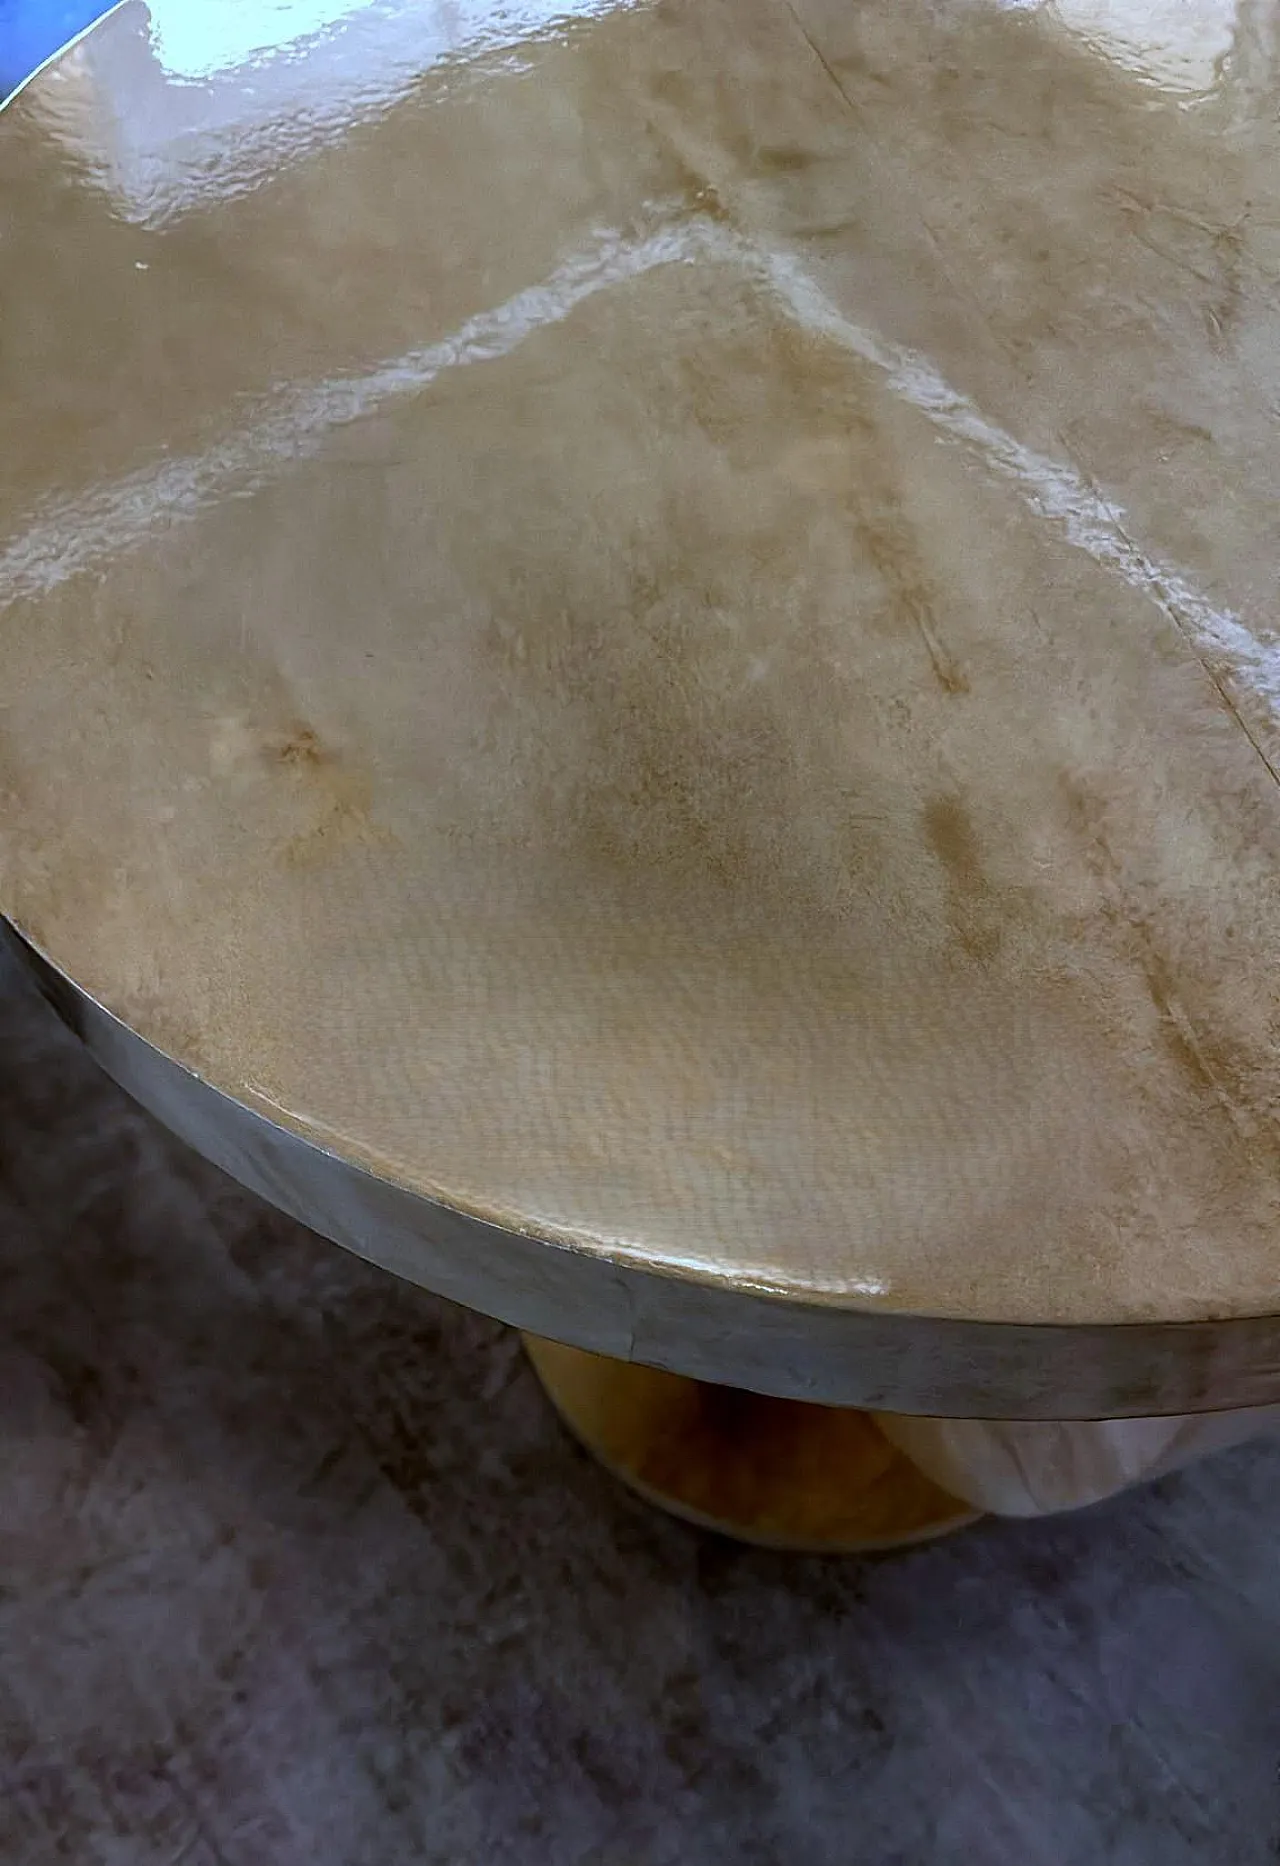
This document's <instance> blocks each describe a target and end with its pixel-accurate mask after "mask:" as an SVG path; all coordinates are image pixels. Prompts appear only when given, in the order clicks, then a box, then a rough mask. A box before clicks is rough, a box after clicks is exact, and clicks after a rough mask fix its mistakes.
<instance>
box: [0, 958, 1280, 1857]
mask: <svg viewBox="0 0 1280 1866" xmlns="http://www.w3.org/2000/svg"><path fill="white" fill-rule="evenodd" d="M1278 1550H1280V1447H1278V1446H1276V1445H1274V1444H1272V1445H1265V1446H1260V1447H1256V1448H1250V1449H1247V1450H1244V1451H1241V1452H1234V1453H1231V1454H1228V1455H1227V1456H1225V1457H1222V1458H1220V1459H1218V1460H1217V1461H1215V1462H1212V1463H1210V1464H1208V1465H1205V1466H1202V1467H1200V1468H1198V1469H1196V1470H1194V1471H1192V1472H1189V1473H1186V1474H1184V1475H1182V1476H1179V1477H1177V1478H1173V1479H1170V1480H1167V1481H1165V1482H1164V1483H1162V1484H1160V1485H1158V1486H1157V1487H1155V1488H1154V1489H1151V1490H1148V1491H1146V1492H1144V1493H1142V1494H1138V1495H1132V1496H1130V1497H1127V1498H1125V1499H1123V1500H1122V1501H1120V1502H1118V1503H1115V1504H1112V1505H1109V1506H1106V1507H1103V1508H1100V1509H1097V1510H1094V1511H1091V1512H1087V1513H1085V1514H1082V1515H1080V1516H1077V1517H1073V1518H1067V1519H1060V1520H1058V1521H1054V1522H1042V1523H1038V1524H1030V1525H1007V1524H1003V1525H1002V1524H996V1523H989V1524H986V1525H984V1526H982V1527H980V1528H978V1529H976V1530H973V1531H971V1532H969V1533H967V1534H966V1535H964V1536H962V1537H959V1538H957V1539H955V1540H953V1541H951V1542H947V1543H941V1544H938V1545H935V1546H934V1547H932V1548H929V1549H925V1550H922V1551H918V1552H915V1553H913V1554H910V1555H906V1556H901V1557H898V1558H894V1559H889V1560H883V1561H878V1562H859V1561H816V1560H809V1559H798V1558H788V1557H782V1556H774V1555H768V1554H762V1553H756V1552H752V1551H747V1550H743V1549H739V1548H736V1547H733V1546H730V1545H728V1544H726V1543H724V1542H721V1541H719V1540H717V1539H715V1538H714V1537H709V1536H703V1535H700V1534H698V1533H696V1532H693V1531H691V1530H689V1529H686V1528H684V1527H683V1526H681V1525H679V1524H677V1523H675V1522H672V1521H668V1520H666V1519H664V1518H662V1517H660V1516H657V1515H654V1514H651V1513H650V1512H649V1511H648V1510H647V1509H645V1508H644V1507H643V1506H642V1505H640V1504H639V1503H637V1502H635V1501H633V1500H632V1499H631V1498H630V1497H629V1496H628V1495H626V1494H625V1493H624V1492H622V1491H621V1490H619V1489H618V1488H616V1487H615V1486H614V1484H613V1483H612V1482H611V1481H610V1480H609V1479H608V1478H607V1477H606V1476H604V1475H603V1474H602V1473H601V1472H600V1471H599V1470H597V1469H596V1468H595V1467H594V1466H593V1465H592V1464H591V1463H590V1462H589V1461H588V1459H587V1458H585V1457H584V1456H583V1455H582V1454H581V1453H579V1452H578V1451H577V1449H576V1448H575V1447H574V1446H573V1445H572V1444H570V1443H569V1442H567V1440H566V1439H565V1437H564V1436H563V1435H562V1433H561V1431H560V1430H559V1428H558V1427H557V1425H556V1424H555V1422H554V1420H553V1419H552V1418H551V1417H550V1415H549V1413H548V1411H547V1408H546V1406H545V1405H544V1403H543V1401H542V1399H541V1396H540V1394H539V1391H538V1389H537V1388H536V1386H535V1384H534V1382H533V1380H532V1378H531V1376H530V1374H529V1372H528V1370H527V1368H526V1367H525V1366H524V1364H523V1362H522V1360H521V1357H520V1355H519V1353H518V1351H517V1348H516V1344H515V1342H514V1341H513V1339H512V1338H511V1337H510V1336H509V1335H508V1334H506V1333H505V1332H504V1331H503V1330H502V1329H500V1328H498V1327H495V1326H493V1325H492V1324H490V1323H488V1322H485V1321H482V1320H481V1319H480V1318H478V1317H476V1316H472V1315H468V1314H465V1313H462V1312H460V1311H457V1310H455V1309H452V1308H450V1307H449V1306H447V1305H446V1304H444V1303H442V1302H439V1301H436V1300H434V1299H433V1298H432V1297H430V1296H427V1295H424V1294H422V1293H420V1292H418V1291H415V1290H413V1289H410V1288H407V1287H405V1286H403V1285H401V1284H398V1283H396V1282H394V1281H392V1280H391V1279H390V1278H389V1277H387V1276H384V1275H382V1274H380V1273H379V1272H377V1271H374V1270H372V1269H369V1268H367V1267H366V1266H364V1265H363V1264H361V1263H359V1262H357V1261H355V1260H354V1259H351V1258H349V1257H346V1256H344V1255H343V1254H342V1253H341V1252H340V1251H338V1250H336V1249H334V1248H332V1247H331V1246H328V1245H326V1244H324V1243H322V1242H320V1241H318V1240H317V1239H315V1238H313V1237H312V1236H310V1235H309V1234H308V1233H306V1232H304V1231H301V1230H299V1229H298V1228H297V1227H296V1226H294V1225H292V1224H289V1223H287V1222H285V1221H284V1220H282V1219H280V1218H278V1217H276V1216H274V1215H273V1214H272V1213H270V1212H268V1211H266V1210H265V1209H264V1208H263V1207H262V1206H261V1205H259V1204H258V1203H257V1202H256V1201H255V1200H253V1199H251V1198H249V1197H247V1196H246V1195H244V1194H242V1193H241V1192H239V1191H238V1190H236V1189H235V1188H234V1187H233V1186H231V1185H230V1184H229V1183H228V1182H227V1181H225V1180H224V1179H222V1178H221V1177H220V1176H219V1175H218V1174H217V1173H215V1172H213V1171H212V1170H210V1169H208V1168H206V1167H204V1166H203V1165H202V1164H200V1163H199V1162H198V1161H196V1160H195V1159H193V1158H191V1157H190V1156H189V1155H187V1154H186V1153H185V1152H184V1151H183V1150H182V1149H181V1148H179V1147H178V1146H176V1145H175V1144H174V1143H172V1142H171V1141H169V1140H168V1139H167V1138H166V1137H165V1136H164V1135H163V1134H161V1133H159V1132H158V1131H157V1130H156V1129H155V1128H154V1127H153V1126H152V1125H151V1123H150V1122H149V1121H148V1120H147V1119H145V1118H144V1117H143V1116H141V1115H140V1114H138V1113H137V1112H135V1111H134V1110H133V1108H132V1107H131V1106H130V1104H129V1103H128V1102H127V1101H126V1100H125V1099H124V1097H123V1096H122V1095H120V1094H119V1093H118V1092H117V1091H116V1090H115V1089H114V1088H113V1087H112V1086H111V1085H110V1084H109V1083H107V1082H106V1081H105V1080H104V1079H103V1078H102V1077H100V1075H99V1074H98V1072H97V1070H96V1068H95V1067H94V1066H93V1065H92V1064H91V1063H90V1062H89V1061H88V1060H87V1059H86V1058H85V1057H84V1056H83V1055H82V1054H81V1053H80V1051H79V1050H78V1048H77V1046H76V1045H75V1044H74V1042H73V1041H72V1040H71V1039H70V1038H69V1037H68V1036H66V1035H65V1034H64V1033H63V1032H62V1031H61V1030H60V1029H59V1028H58V1027H57V1026H55V1025H54V1024H53V1023H52V1021H51V1020H50V1019H49V1017H48V1016H47V1014H46V1013H45V1012H44V1010H43V1007H41V1006H39V1005H38V1004H37V1003H35V1002H34V1001H32V1000H29V999H28V998H27V997H26V996H25V994H24V992H23V991H22V990H21V989H20V988H18V987H17V986H16V985H15V984H14V982H13V981H12V979H8V980H7V981H6V979H5V978H3V977H0V1861H2V1862H4V1866H10V1863H12V1866H53V1862H55V1861H58V1862H63V1861H72V1862H75V1863H76V1866H179V1862H181V1866H410V1863H411V1862H412V1863H414V1866H417V1863H419V1862H423V1863H431V1862H441V1866H445V1863H447V1866H472V1863H473V1862H474V1863H475V1866H508V1863H510V1866H587V1863H588V1862H590V1863H591V1866H722V1863H723V1866H755V1863H757V1862H758V1863H760V1866H773V1863H774V1862H780V1863H785V1866H792V1862H794V1866H953V1863H954V1866H997V1863H999V1866H1004V1863H1005V1862H1008V1866H1103V1863H1104V1862H1106V1863H1114V1866H1192V1862H1194V1863H1195V1866H1206V1863H1211V1866H1218V1863H1221V1866H1263V1862H1271V1863H1272V1866H1274V1862H1275V1861H1276V1860H1277V1859H1280V1562H1278V1560H1277V1551H1278Z"/></svg>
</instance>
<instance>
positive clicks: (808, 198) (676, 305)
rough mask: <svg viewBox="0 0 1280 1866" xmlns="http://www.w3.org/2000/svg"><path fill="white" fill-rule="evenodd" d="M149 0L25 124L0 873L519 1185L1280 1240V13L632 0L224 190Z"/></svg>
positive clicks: (1161, 1289)
mask: <svg viewBox="0 0 1280 1866" xmlns="http://www.w3.org/2000/svg"><path fill="white" fill-rule="evenodd" d="M139 33H140V25H139V22H138V20H137V19H136V18H135V17H134V16H132V15H131V14H130V13H129V11H128V10H126V11H125V12H124V13H121V14H120V15H117V16H116V18H115V19H113V20H112V21H111V22H110V23H109V24H108V25H106V26H104V27H103V28H102V29H101V31H100V32H99V33H98V34H96V35H95V36H94V37H93V38H92V39H90V40H89V41H88V42H86V44H85V46H84V47H83V48H82V49H81V50H80V51H79V52H78V53H77V54H76V55H75V59H74V61H73V62H72V63H71V64H69V65H64V66H62V67H60V68H58V69H57V70H55V71H53V72H51V73H49V74H47V75H46V76H45V77H44V78H43V79H41V80H40V81H39V82H38V83H37V84H36V85H34V86H32V87H31V90H30V91H29V92H28V93H27V94H26V95H25V96H24V97H23V98H22V99H21V100H20V101H19V102H18V103H17V104H15V105H14V106H13V108H12V109H11V111H9V112H8V113H6V116H5V118H4V119H3V125H2V128H0V148H3V151H4V158H5V165H6V188H5V191H4V198H3V206H2V207H0V214H2V215H3V226H4V241H5V245H4V250H5V254H6V259H5V267H4V275H3V283H2V284H0V310H2V314H3V330H4V341H3V344H2V345H0V433H2V434H3V439H4V445H3V446H2V447H0V528H2V535H0V667H2V669H3V674H2V676H0V678H2V680H3V687H2V689H0V793H3V804H4V807H3V811H2V812H0V906H3V908H4V910H5V911H7V912H9V913H11V914H12V915H13V917H14V918H15V920H16V921H17V922H18V923H19V924H20V925H21V926H22V927H23V928H25V929H26V930H27V931H28V932H29V933H30V934H31V935H32V936H33V937H34V938H35V939H36V940H37V941H38V942H39V944H40V945H41V946H42V947H43V948H44V949H45V950H46V951H47V952H48V953H49V954H50V955H51V956H52V957H53V958H54V959H56V960H57V962H58V963H59V964H60V965H62V966H64V967H65V968H66V970H67V971H68V972H69V973H70V974H71V975H72V976H73V977H74V978H75V979H76V980H77V981H78V982H79V983H80V984H81V985H83V986H84V987H85V988H86V989H88V990H89V991H91V992H92V993H93V994H94V995H96V996H97V997H98V998H99V999H100V1000H101V1001H102V1002H104V1003H105V1004H106V1005H107V1006H108V1007H109V1008H110V1009H111V1010H113V1011H114V1012H116V1013H117V1014H118V1015H120V1016H121V1017H122V1018H124V1019H125V1020H126V1021H127V1022H128V1023H130V1024H131V1025H132V1026H133V1027H134V1028H136V1029H137V1030H139V1031H140V1032H141V1033H142V1034H143V1035H144V1036H146V1037H148V1038H150V1039H151V1040H152V1041H154V1042H155V1043H157V1044H158V1045H160V1046H161V1047H163V1048H164V1049H166V1050H168V1051H169V1052H170V1053H171V1054H173V1055H175V1056H177V1057H178V1058H179V1059H180V1060H181V1061H183V1062H185V1063H186V1064H188V1065H189V1066H190V1067H192V1068H194V1069H196V1070H198V1071H199V1072H200V1073H201V1074H203V1075H204V1076H206V1077H207V1078H208V1079H209V1080H211V1081H212V1082H213V1083H215V1084H216V1085H218V1086H219V1087H221V1088H223V1089H225V1090H227V1091H228V1092H230V1093H231V1094H233V1095H235V1096H237V1097H239V1098H240V1099H242V1100H245V1101H247V1102H248V1103H249V1104H250V1105H252V1106H254V1107H256V1108H258V1109H259V1110H261V1111H262V1112H264V1113H267V1114H269V1115H270V1116H272V1117H273V1118H275V1119H277V1120H279V1121H280V1122H282V1123H283V1124H285V1125H287V1126H290V1127H292V1128H294V1129H295V1130H296V1131H298V1132H300V1133H302V1134H304V1135H305V1136H308V1137H310V1138H313V1139H317V1140H319V1141H320V1142H322V1143H323V1144H324V1145H326V1146H328V1147H330V1148H333V1149H335V1150H337V1151H338V1152H340V1153H342V1154H343V1155H344V1156H345V1157H347V1158H349V1159H351V1160H353V1161H355V1162H357V1163H360V1164H364V1165H367V1166H370V1167H372V1168H373V1169H374V1170H375V1171H377V1172H379V1173H381V1174H384V1175H386V1176H388V1177H391V1178H394V1179H396V1180H398V1181H400V1182H402V1183H404V1184H406V1185H408V1186H410V1187H412V1188H414V1189H417V1190H420V1191H422V1192H425V1193H428V1194H431V1195H433V1196H438V1197H440V1198H442V1199H443V1200H445V1201H446V1202H448V1203H451V1204H453V1205H456V1206H458V1207H459V1208H461V1209H463V1210H465V1211H470V1212H475V1213H477V1214H479V1215H481V1216H484V1217H488V1218H492V1219H495V1220H497V1221H498V1222H499V1223H501V1224H503V1225H506V1226H508V1227H512V1228H518V1229H523V1230H529V1231H533V1232H536V1233H540V1234H542V1235H545V1236H547V1237H551V1238H561V1239H567V1240H570V1241H573V1242H576V1243H578V1244H581V1245H583V1246H584V1247H586V1248H588V1249H590V1250H594V1251H601V1252H605V1253H608V1254H610V1255H613V1256H615V1257H617V1258H621V1259H625V1260H627V1261H629V1262H632V1263H637V1264H641V1265H647V1266H653V1267H656V1268H659V1269H669V1270H672V1271H675V1272H678V1273H679V1274H681V1275H684V1276H692V1277H695V1278H697V1279H699V1280H703V1281H705V1280H714V1281H722V1280H727V1281H729V1282H732V1283H734V1284H736V1285H738V1286H740V1287H745V1288H762V1289H769V1290H776V1291H778V1292H781V1293H785V1294H788V1295H790V1296H793V1297H796V1298H800V1299H803V1300H806V1301H812V1302H814V1303H822V1304H831V1303H837V1304H847V1305H851V1306H856V1307H882V1308H885V1309H888V1310H893V1311H901V1312H911V1313H921V1314H928V1315H936V1316H945V1317H955V1318H962V1319H964V1318H967V1319H974V1320H985V1321H1001V1320H1005V1321H1017V1322H1048V1321H1056V1322H1099V1321H1101V1322H1125V1321H1143V1320H1159V1319H1166V1320H1179V1319H1186V1320H1192V1319H1197V1318H1207V1317H1229V1316H1246V1315H1255V1314H1261V1313H1265V1312H1268V1311H1270V1310H1272V1309H1273V1308H1275V1307H1276V1306H1277V1304H1276V1298H1275V1290H1276V1282H1277V1275H1276V1271H1277V1258H1278V1256H1280V1244H1278V1243H1277V1237H1278V1233H1277V1218H1278V1216H1280V1213H1278V1210H1277V1206H1278V1199H1277V1193H1278V1190H1280V1179H1278V1177H1277V1151H1276V1113H1277V1090H1278V1088H1280V1066H1278V1065H1277V1060H1276V1035H1277V1028H1276V1026H1277V1003H1276V985H1275V980H1276V978H1277V976H1280V971H1278V963H1277V962H1278V961H1280V913H1278V909H1280V867H1278V865H1277V864H1278V859H1280V797H1278V796H1277V772H1278V771H1280V732H1278V731H1277V726H1276V707H1277V705H1280V655H1278V653H1277V648H1276V642H1275V636H1274V619H1275V572H1276V565H1277V563H1278V562H1280V520H1278V519H1277V506H1276V501H1275V490H1274V489H1275V486H1276V484H1277V469H1278V468H1280V458H1278V455H1280V442H1277V439H1276V435H1277V427H1276V416H1275V409H1276V405H1277V402H1278V401H1280V361H1278V360H1277V359H1280V343H1278V342H1277V335H1278V334H1280V333H1277V330H1276V320H1277V314H1276V309H1275V306H1276V303H1277V276H1278V275H1280V186H1278V180H1280V168H1278V166H1277V143H1276V137H1277V131H1276V127H1275V108H1274V106H1275V98H1276V90H1275V87H1274V86H1273V84H1272V81H1271V78H1270V76H1269V75H1268V74H1267V73H1266V72H1265V71H1264V72H1261V73H1260V71H1259V68H1258V64H1257V60H1256V58H1255V59H1254V61H1253V62H1252V63H1251V62H1249V61H1248V60H1247V59H1246V58H1245V57H1244V52H1243V50H1242V51H1241V52H1240V54H1239V56H1238V57H1237V58H1236V59H1235V60H1234V61H1229V62H1228V64H1227V65H1226V66H1225V67H1224V68H1223V70H1222V71H1221V72H1220V74H1219V76H1218V78H1217V79H1216V80H1215V82H1214V83H1213V85H1212V87H1211V88H1208V89H1206V91H1205V92H1204V94H1203V95H1197V96H1191V97H1188V96H1187V95H1186V93H1185V91H1180V92H1177V93H1174V92H1171V91H1165V90H1162V89H1161V88H1160V84H1159V82H1157V81H1156V80H1155V79H1150V78H1145V77H1144V76H1143V74H1142V73H1141V72H1140V71H1134V70H1132V69H1130V68H1129V67H1128V66H1126V65H1123V64H1120V63H1117V62H1114V61H1111V62H1109V61H1108V59H1107V58H1106V57H1105V56H1104V55H1103V51H1102V50H1101V49H1099V48H1098V47H1096V46H1092V45H1090V44H1088V43H1085V42H1083V41H1080V40H1078V39H1076V38H1073V37H1072V36H1071V35H1070V33H1069V32H1068V31H1067V29H1066V28H1065V26H1064V25H1063V24H1062V23H1061V22H1060V21H1059V20H1057V19H1056V18H1055V17H1053V16H1050V15H1048V14H1047V13H1043V12H1038V13H1034V14H1031V13H1022V12H1015V13H1010V12H1008V11H1005V10H1003V9H1000V8H996V7H991V6H985V5H980V4H973V5H951V6H945V7H941V8H939V7H931V8H923V7H921V8H916V7H914V6H912V5H910V4H907V5H893V6H888V5H884V6H877V5H871V6H863V7H858V8H856V9H852V8H847V7H837V6H835V5H827V4H826V3H825V0H821V3H818V0H812V3H811V0H805V3H804V4H801V5H798V6H796V7H790V6H787V5H784V4H765V3H764V0H745V3H744V0H735V4H733V5H732V6H729V5H727V4H726V5H721V4H717V3H716V0H701V3H699V4H663V5H659V6H656V7H644V8H636V9H632V10H624V9H620V10H618V11H616V12H614V13H611V14H603V15H601V16H598V17H593V18H584V19H581V20H579V21H577V22H575V23H573V24H570V25H568V26H566V27H564V28H563V30H558V31H551V32H547V33H545V34H543V35H542V36H540V37H538V38H536V39H533V40H531V41H530V42H529V43H528V45H526V46H525V47H524V48H523V49H522V51H521V53H520V56H519V58H518V59H517V58H513V57H512V56H511V55H510V52H509V50H507V51H504V52H503V53H502V54H501V55H498V54H494V55H492V56H488V57H485V56H477V58H476V59H475V60H474V61H472V62H471V63H469V64H468V63H465V62H462V61H458V60H454V61H452V62H450V63H448V64H447V65H442V66H439V67H437V68H435V69H434V70H432V71H429V72H427V73H426V74H425V75H424V76H423V77H422V78H421V79H420V81H419V82H418V83H417V84H416V85H415V86H413V87H412V88H411V89H409V90H408V91H407V92H406V93H405V94H404V95H402V96H400V97H399V98H398V99H397V100H396V101H395V102H394V103H393V104H391V105H390V106H388V108H387V109H386V110H385V111H383V112H381V113H377V112H365V113H364V114H362V115H360V116H359V117H358V119H357V120H353V121H352V122H351V123H349V124H348V125H347V126H345V128H344V129H343V130H342V132H341V133H338V132H336V131H335V132H333V133H332V134H329V135H326V136H325V137H320V138H313V139H312V140H310V141H308V140H307V139H305V138H302V139H300V142H299V146H298V148H297V149H294V147H293V145H292V144H291V143H289V140H288V138H287V137H286V136H285V135H284V133H283V129H282V134H281V152H282V153H281V160H280V161H279V162H278V163H277V164H276V165H275V166H274V167H272V168H269V169H267V170H265V171H261V170H258V169H254V170H252V171H250V170H249V169H247V168H246V169H245V170H244V171H243V172H240V171H239V170H237V167H236V156H235V151H234V148H230V147H229V148H228V149H224V150H223V151H221V152H220V153H221V164H222V165H221V167H218V166H217V165H216V164H215V165H214V167H213V168H212V169H210V170H209V171H208V172H209V173H213V174H215V175H216V177H217V178H218V179H217V185H216V186H214V185H212V184H210V185H206V186H202V187H201V188H194V186H193V191H192V194H191V198H190V200H189V201H187V202H186V203H185V204H184V203H183V201H182V200H181V198H178V199H177V205H175V198H176V197H175V191H174V190H173V189H172V188H170V189H168V190H167V191H166V190H159V191H158V192H157V194H156V196H155V199H154V200H153V201H149V199H148V198H147V197H146V196H142V197H139V196H138V195H137V194H136V193H135V194H130V193H129V192H128V190H127V189H125V188H123V187H122V185H121V184H120V183H119V178H118V176H117V175H116V172H115V170H114V169H113V167H112V164H111V162H110V161H108V160H107V157H106V154H104V149H105V147H106V145H105V143H104V140H103V139H104V138H106V137H107V136H108V134H109V130H108V127H106V126H108V125H109V120H110V116H111V112H110V111H109V110H106V109H105V108H104V106H103V101H102V100H103V97H104V96H106V97H107V98H108V99H114V100H115V101H116V102H117V103H119V104H120V105H121V107H124V106H127V103H128V99H129V97H130V95H131V87H135V86H137V85H140V84H141V83H142V77H141V75H140V73H141V70H142V57H143V50H144V48H143V42H142V40H141V38H140V37H139ZM1157 75H1158V74H1157ZM286 127H287V126H286ZM175 160H176V158H175ZM113 176H115V179H114V180H113ZM206 180H207V176H206Z"/></svg>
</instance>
